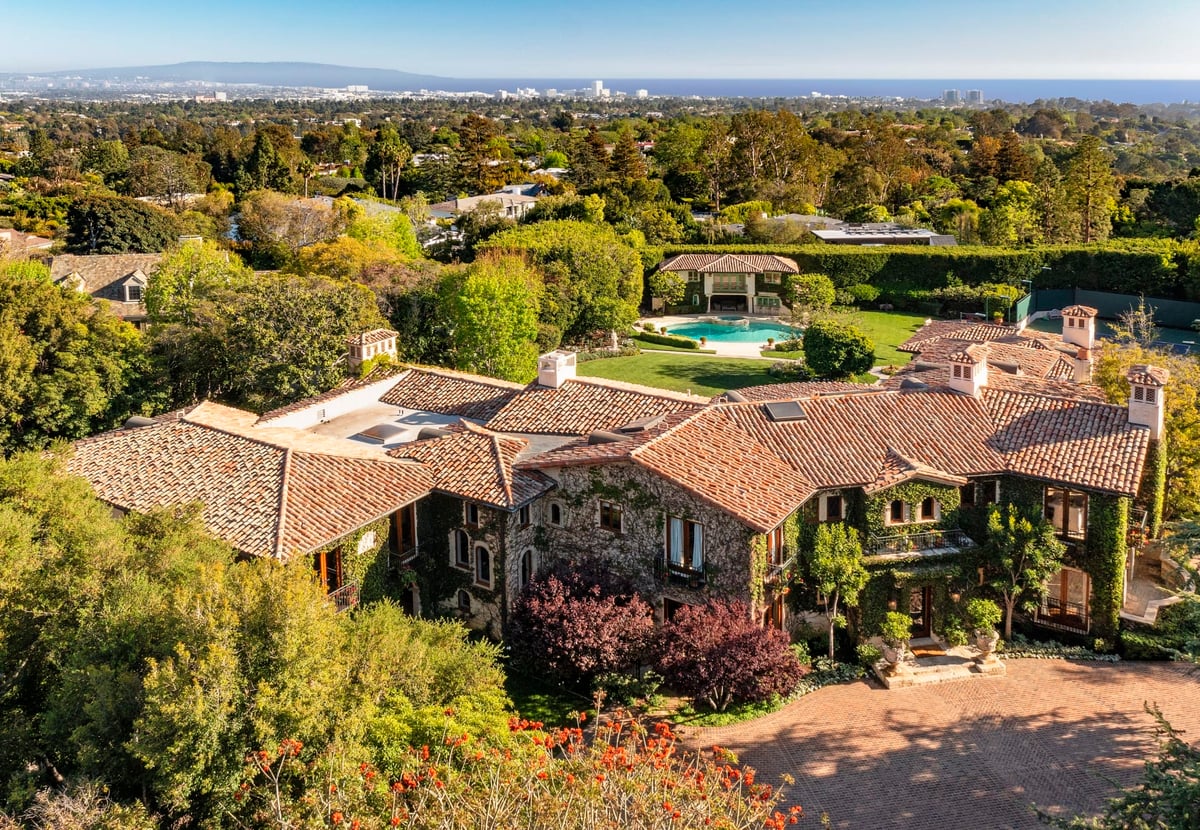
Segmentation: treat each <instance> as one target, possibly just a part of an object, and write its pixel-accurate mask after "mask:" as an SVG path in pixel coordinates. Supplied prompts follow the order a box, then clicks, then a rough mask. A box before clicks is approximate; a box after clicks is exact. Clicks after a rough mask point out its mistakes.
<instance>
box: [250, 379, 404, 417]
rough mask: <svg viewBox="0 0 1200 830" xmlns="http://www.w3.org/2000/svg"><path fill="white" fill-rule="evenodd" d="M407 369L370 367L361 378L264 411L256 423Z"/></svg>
mask: <svg viewBox="0 0 1200 830" xmlns="http://www.w3.org/2000/svg"><path fill="white" fill-rule="evenodd" d="M404 371H407V370H406V369H405V368H404V367H403V366H386V365H377V366H374V367H372V368H371V371H370V372H368V373H367V374H365V375H363V376H362V377H361V378H346V379H345V380H343V381H342V382H341V383H339V384H338V385H337V386H335V387H333V388H332V389H330V390H329V391H327V392H322V393H321V394H319V395H313V396H312V397H311V398H304V399H303V400H299V401H294V402H292V403H289V404H287V405H286V406H281V407H279V408H278V409H272V410H271V411H270V412H264V413H263V414H262V415H261V416H259V418H258V421H257V422H256V423H259V424H266V423H269V422H271V421H274V420H277V419H279V418H282V417H283V416H284V415H290V414H291V413H293V412H299V411H300V410H302V409H308V408H309V407H310V406H315V405H317V404H319V403H324V402H325V401H331V400H333V399H334V398H338V397H341V396H342V395H344V394H346V393H347V392H353V391H354V390H355V389H361V388H362V387H364V386H370V385H371V384H373V383H378V382H379V381H381V380H384V379H386V378H388V377H390V376H393V375H398V374H400V373H401V372H404Z"/></svg>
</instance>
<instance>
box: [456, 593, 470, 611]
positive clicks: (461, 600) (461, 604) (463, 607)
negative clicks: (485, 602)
mask: <svg viewBox="0 0 1200 830" xmlns="http://www.w3.org/2000/svg"><path fill="white" fill-rule="evenodd" d="M457 600H458V610H459V611H462V612H463V613H464V614H470V613H471V595H470V594H468V593H467V592H466V591H463V590H459V592H458V594H457Z"/></svg>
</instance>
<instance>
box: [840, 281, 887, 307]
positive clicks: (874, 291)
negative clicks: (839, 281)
mask: <svg viewBox="0 0 1200 830" xmlns="http://www.w3.org/2000/svg"><path fill="white" fill-rule="evenodd" d="M846 293H847V294H849V295H850V298H851V299H852V300H853V301H854V302H855V303H856V304H858V305H867V304H869V303H873V302H875V301H876V300H878V299H879V289H878V288H876V287H875V286H873V285H870V284H868V283H864V282H860V283H856V284H854V285H850V286H847V287H846Z"/></svg>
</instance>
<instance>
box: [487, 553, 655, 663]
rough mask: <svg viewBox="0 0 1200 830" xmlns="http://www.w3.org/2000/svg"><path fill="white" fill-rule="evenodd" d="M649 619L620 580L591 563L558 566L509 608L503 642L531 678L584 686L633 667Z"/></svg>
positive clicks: (642, 604) (644, 607)
mask: <svg viewBox="0 0 1200 830" xmlns="http://www.w3.org/2000/svg"><path fill="white" fill-rule="evenodd" d="M653 631H654V613H653V610H652V609H651V608H650V605H649V604H648V603H647V602H646V601H645V600H643V599H642V598H641V597H640V596H639V595H638V594H637V593H636V592H635V591H634V590H633V588H632V586H631V585H630V584H629V583H628V582H627V581H625V580H623V579H621V578H619V577H617V576H615V575H614V574H613V573H612V572H611V570H609V569H608V568H606V567H605V566H603V565H602V564H600V563H598V562H596V561H594V560H583V561H579V562H567V561H563V560H560V561H558V562H556V563H555V564H554V565H552V566H551V567H550V568H549V569H548V570H546V571H544V572H542V573H540V574H538V575H537V577H535V578H534V579H533V580H532V581H531V582H530V583H529V585H527V586H526V587H525V590H523V591H522V592H521V595H520V596H519V597H518V598H517V601H516V603H515V605H514V606H513V611H512V615H511V616H510V617H509V623H508V632H507V634H506V636H505V641H506V642H508V643H509V644H510V648H511V649H512V655H513V659H514V660H515V661H516V662H517V663H518V664H519V665H521V666H522V667H523V668H524V669H525V670H526V671H528V672H529V673H530V674H535V675H550V676H551V677H553V678H554V679H555V680H558V681H560V682H563V683H571V684H585V683H588V682H590V681H591V680H592V679H593V678H595V677H597V676H598V675H601V674H605V673H610V672H622V671H629V670H630V669H632V668H633V667H634V666H636V665H638V663H639V661H640V659H641V656H642V653H643V651H644V650H645V646H646V644H647V643H648V642H649V638H650V636H651V634H652V633H653Z"/></svg>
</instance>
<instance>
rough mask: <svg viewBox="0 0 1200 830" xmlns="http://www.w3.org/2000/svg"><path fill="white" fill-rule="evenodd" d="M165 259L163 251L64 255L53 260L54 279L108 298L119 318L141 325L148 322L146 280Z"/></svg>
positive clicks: (70, 286) (82, 291) (61, 283)
mask: <svg viewBox="0 0 1200 830" xmlns="http://www.w3.org/2000/svg"><path fill="white" fill-rule="evenodd" d="M162 258H163V255H162V254H60V255H59V256H56V257H55V258H54V260H53V261H52V262H51V263H50V279H51V280H52V281H53V282H54V284H55V285H59V286H62V287H63V288H69V289H73V290H75V291H79V292H80V293H83V294H90V295H91V296H92V297H95V298H96V299H97V300H104V301H105V302H107V303H108V304H109V305H110V306H111V307H112V310H113V313H115V314H116V315H117V316H118V317H120V318H121V319H123V320H126V321H128V322H130V323H133V324H134V325H137V326H139V327H140V326H142V325H144V324H145V322H146V306H145V304H144V303H143V301H142V298H143V297H144V296H145V293H146V283H147V281H148V279H149V276H150V274H151V273H153V272H154V270H155V269H157V268H158V265H159V263H160V262H162Z"/></svg>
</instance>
